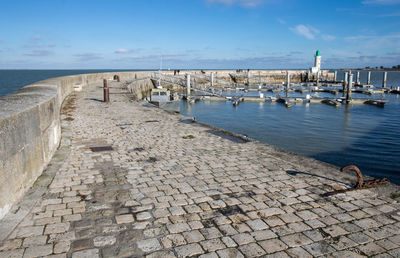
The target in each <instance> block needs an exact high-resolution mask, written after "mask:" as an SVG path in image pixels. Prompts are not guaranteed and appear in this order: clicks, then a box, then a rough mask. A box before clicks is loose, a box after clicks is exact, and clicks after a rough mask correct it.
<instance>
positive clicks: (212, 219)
mask: <svg viewBox="0 0 400 258" xmlns="http://www.w3.org/2000/svg"><path fill="white" fill-rule="evenodd" d="M109 83H110V89H111V93H116V94H111V96H112V99H111V102H110V103H107V104H106V103H103V102H100V101H96V99H102V90H101V83H94V84H92V85H89V86H88V87H84V89H83V90H82V91H81V92H79V93H75V94H74V95H73V96H72V98H73V99H74V102H75V104H74V110H65V111H62V113H61V117H62V121H61V122H62V126H63V137H62V138H63V139H67V138H68V141H63V144H65V143H68V146H64V145H62V146H61V147H62V148H68V153H67V154H65V155H64V156H65V160H64V161H63V162H61V164H60V167H59V168H58V170H57V171H56V172H55V176H54V179H53V180H52V181H51V183H50V185H49V188H48V189H47V191H46V192H45V193H44V194H43V196H42V197H41V198H40V200H38V202H37V203H36V204H35V206H34V207H33V208H32V210H31V211H30V212H29V214H28V215H27V216H26V217H25V218H24V219H23V220H22V221H21V223H20V224H19V225H18V226H16V228H15V229H14V230H13V232H11V233H10V234H9V236H8V237H7V239H5V240H4V241H2V242H0V257H8V256H10V257H13V256H15V257H22V256H24V252H25V255H26V256H28V255H30V256H35V255H49V257H51V256H52V255H53V256H54V257H100V256H103V257H142V256H147V257H175V256H178V257H189V256H197V257H198V256H200V257H217V256H219V257H257V256H263V255H265V256H266V257H287V256H292V257H310V256H327V257H353V255H354V257H355V256H356V255H357V254H363V255H367V256H377V257H384V256H385V255H391V256H394V257H399V256H400V255H399V252H400V251H399V246H400V237H399V233H398V232H399V231H400V214H398V212H397V211H398V209H399V208H400V205H399V204H398V203H397V202H396V201H395V200H393V199H391V198H387V197H385V196H381V195H380V194H377V193H376V192H375V191H374V190H373V189H363V190H355V191H348V192H345V193H339V194H336V195H332V196H329V197H321V194H324V193H326V192H328V191H331V190H332V189H336V188H337V187H340V184H339V183H337V182H335V181H332V180H327V179H326V178H328V179H330V178H335V177H336V174H334V173H336V172H337V169H336V168H333V167H331V166H327V165H325V164H323V163H320V162H317V161H315V160H312V159H308V158H305V157H298V156H296V155H292V154H289V153H284V152H280V151H278V150H276V149H275V148H273V147H271V146H268V145H265V144H262V143H259V142H254V141H252V142H247V143H237V142H234V141H230V140H228V139H225V138H223V137H220V136H218V135H214V134H210V133H209V132H208V130H210V128H208V127H204V126H202V125H199V124H195V123H193V124H184V123H180V121H179V116H176V115H171V114H167V113H165V112H164V111H162V110H161V109H158V108H149V107H146V106H144V105H143V103H142V102H136V101H132V100H131V98H130V96H129V95H127V90H126V89H124V88H123V87H122V86H123V85H122V83H119V84H118V83H117V82H114V81H109ZM127 111H129V112H127ZM67 113H68V116H70V117H73V118H74V119H73V120H71V121H67V120H64V118H65V117H66V116H67ZM105 121H107V122H105ZM188 135H193V137H194V138H192V137H189V138H188V137H187V136H188ZM95 146H112V147H113V150H110V151H101V152H92V150H91V149H90V147H95ZM249 153H251V155H249ZM287 171H298V172H300V171H302V172H305V173H297V174H295V173H288V172H287ZM311 174H315V175H318V176H311ZM0 223H2V222H1V221H0ZM50 249H52V250H50Z"/></svg>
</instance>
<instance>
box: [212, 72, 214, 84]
mask: <svg viewBox="0 0 400 258" xmlns="http://www.w3.org/2000/svg"><path fill="white" fill-rule="evenodd" d="M211 87H214V73H213V72H211Z"/></svg>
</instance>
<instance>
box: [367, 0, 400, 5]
mask: <svg viewBox="0 0 400 258" xmlns="http://www.w3.org/2000/svg"><path fill="white" fill-rule="evenodd" d="M362 3H363V4H366V5H394V4H400V0H364V1H362Z"/></svg>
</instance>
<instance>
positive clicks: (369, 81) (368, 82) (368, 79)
mask: <svg viewBox="0 0 400 258" xmlns="http://www.w3.org/2000/svg"><path fill="white" fill-rule="evenodd" d="M370 84H371V71H368V77H367V85H370Z"/></svg>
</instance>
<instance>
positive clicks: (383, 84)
mask: <svg viewBox="0 0 400 258" xmlns="http://www.w3.org/2000/svg"><path fill="white" fill-rule="evenodd" d="M386 79H387V72H384V73H383V81H382V88H386Z"/></svg>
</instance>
